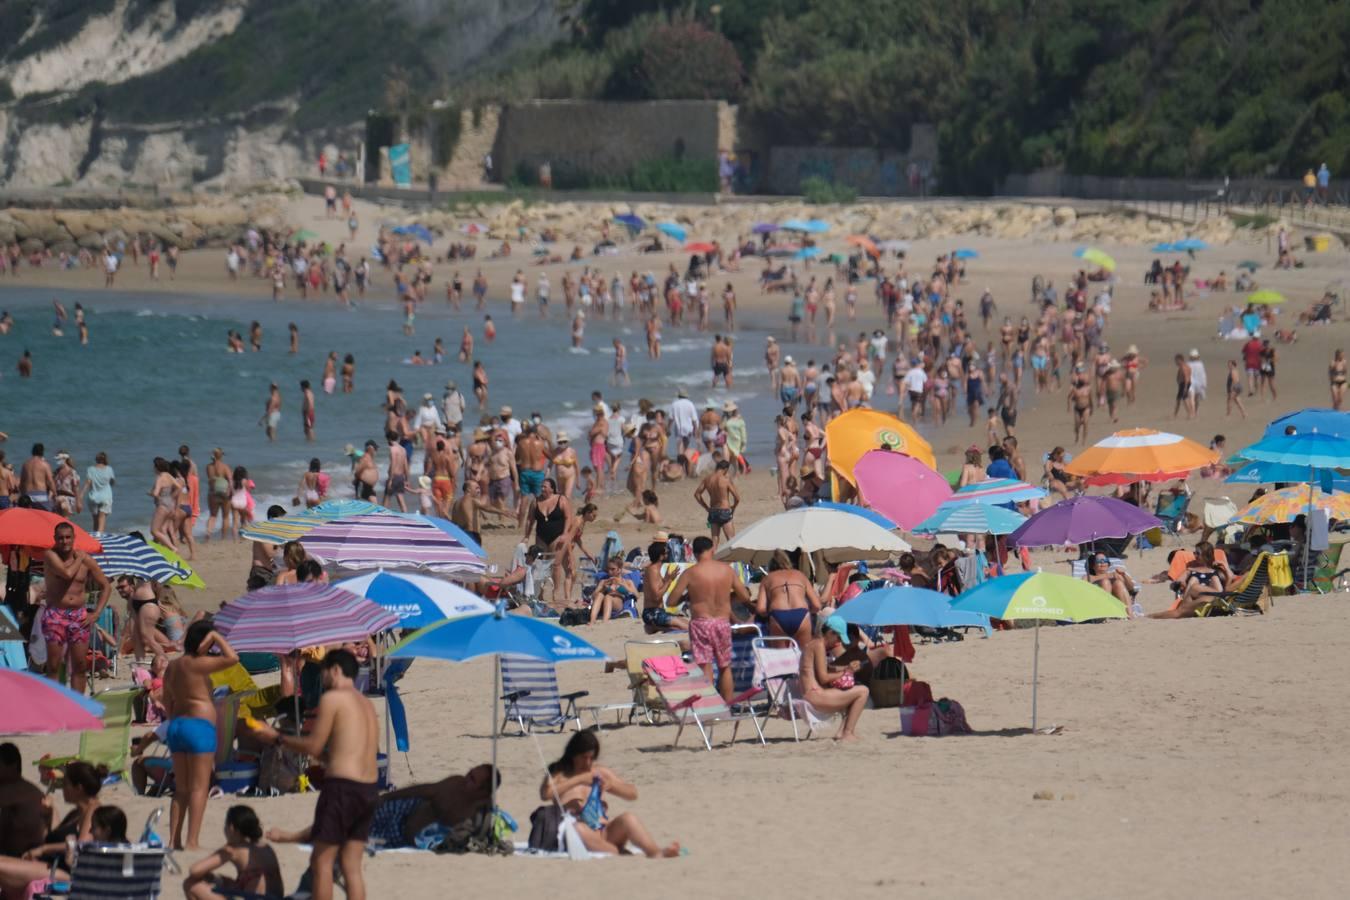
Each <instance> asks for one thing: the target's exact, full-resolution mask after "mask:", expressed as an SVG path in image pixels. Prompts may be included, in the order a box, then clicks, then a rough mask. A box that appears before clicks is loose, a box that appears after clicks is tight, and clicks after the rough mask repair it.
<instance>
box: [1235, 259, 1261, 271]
mask: <svg viewBox="0 0 1350 900" xmlns="http://www.w3.org/2000/svg"><path fill="white" fill-rule="evenodd" d="M1237 267H1238V268H1239V269H1246V270H1247V271H1248V272H1255V271H1256V270H1257V269H1259V268H1261V264H1260V263H1259V262H1257V261H1256V260H1254V259H1244V260H1243V261H1242V262H1240V263H1238V264H1237Z"/></svg>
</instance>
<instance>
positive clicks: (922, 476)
mask: <svg viewBox="0 0 1350 900" xmlns="http://www.w3.org/2000/svg"><path fill="white" fill-rule="evenodd" d="M853 480H854V483H855V484H857V486H858V493H859V494H861V495H862V498H863V500H864V501H866V502H867V504H868V505H869V506H871V507H872V508H873V509H877V510H880V511H881V512H882V513H884V514H885V515H886V517H887V518H889V519H891V520H892V521H894V522H896V523H897V524H899V525H900V527H901V528H905V529H913V528H914V526H915V525H918V524H919V523H920V522H922V521H923V520H924V519H926V518H928V517H929V516H931V515H932V514H933V513H934V512H935V511H936V510H937V509H938V507H940V506H941V505H942V503H943V502H944V501H946V500H948V499H949V498H950V497H951V496H952V489H951V488H950V487H948V485H947V479H945V478H943V477H942V476H941V475H940V474H938V473H937V472H934V471H933V470H932V469H931V468H930V467H928V466H926V465H924V464H923V463H922V462H920V461H919V460H917V459H915V458H914V457H912V456H906V455H905V454H903V453H893V452H891V451H890V450H868V451H867V452H866V453H864V454H863V455H862V457H861V458H860V459H859V460H858V461H857V462H856V463H855V464H854V466H853Z"/></svg>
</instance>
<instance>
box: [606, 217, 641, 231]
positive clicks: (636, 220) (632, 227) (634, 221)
mask: <svg viewBox="0 0 1350 900" xmlns="http://www.w3.org/2000/svg"><path fill="white" fill-rule="evenodd" d="M614 221H615V222H618V223H619V224H620V225H626V226H628V230H629V231H633V232H638V231H641V230H642V229H644V228H646V227H647V223H646V222H644V221H643V220H642V217H641V216H638V215H635V214H633V213H623V214H621V215H617V216H615V217H614Z"/></svg>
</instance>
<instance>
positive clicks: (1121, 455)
mask: <svg viewBox="0 0 1350 900" xmlns="http://www.w3.org/2000/svg"><path fill="white" fill-rule="evenodd" d="M1218 459H1219V454H1218V451H1215V450H1210V449H1207V448H1206V447H1203V446H1201V445H1200V444H1197V443H1196V442H1195V441H1192V440H1190V439H1189V438H1184V437H1182V436H1181V435H1179V434H1170V433H1168V432H1166V431H1155V430H1153V429H1152V428H1129V429H1126V430H1124V431H1117V432H1116V433H1115V434H1113V435H1111V436H1110V437H1108V438H1105V439H1103V440H1101V441H1098V442H1097V443H1096V444H1093V445H1092V446H1091V447H1089V448H1087V449H1086V450H1084V451H1083V452H1082V453H1080V454H1079V455H1078V457H1077V458H1076V459H1074V460H1073V461H1072V462H1070V463H1068V464H1067V465H1065V466H1064V470H1065V471H1066V472H1068V473H1069V474H1071V475H1078V476H1080V477H1083V478H1088V479H1089V481H1090V482H1092V483H1101V484H1106V483H1111V480H1112V479H1116V480H1118V481H1120V480H1123V481H1126V482H1129V481H1171V480H1173V479H1175V478H1178V477H1183V476H1184V474H1185V473H1187V472H1190V471H1192V470H1194V469H1198V468H1200V467H1201V466H1209V465H1213V464H1214V463H1215V462H1217V461H1218ZM1097 479H1103V480H1101V481H1098V480H1097Z"/></svg>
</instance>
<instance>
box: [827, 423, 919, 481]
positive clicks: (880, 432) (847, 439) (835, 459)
mask: <svg viewBox="0 0 1350 900" xmlns="http://www.w3.org/2000/svg"><path fill="white" fill-rule="evenodd" d="M825 445H826V447H828V448H829V456H830V467H831V468H833V469H834V471H836V472H838V473H839V475H840V477H842V478H844V479H845V480H846V481H848V482H849V483H850V484H856V483H857V482H856V481H855V480H854V478H853V467H854V466H855V465H857V463H858V460H860V459H862V457H863V454H864V453H866V452H867V451H868V450H879V449H881V448H883V447H884V448H886V449H888V450H894V451H896V452H898V453H903V454H905V455H906V456H912V457H914V458H915V459H917V460H918V461H919V462H921V463H923V464H924V465H926V466H928V468H930V469H934V470H936V469H937V459H936V457H934V456H933V447H932V445H930V444H929V443H928V442H927V441H926V440H924V439H923V438H922V437H920V436H919V433H918V432H917V431H915V430H914V429H913V428H912V427H911V426H910V425H908V424H906V423H905V422H902V421H900V420H899V419H897V418H896V417H895V416H892V415H889V414H888V413H884V412H879V411H877V410H875V409H864V408H862V407H859V408H857V409H850V410H849V411H848V412H846V413H843V414H842V415H838V416H835V417H834V418H833V419H831V420H830V422H829V424H827V425H826V426H825Z"/></svg>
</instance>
